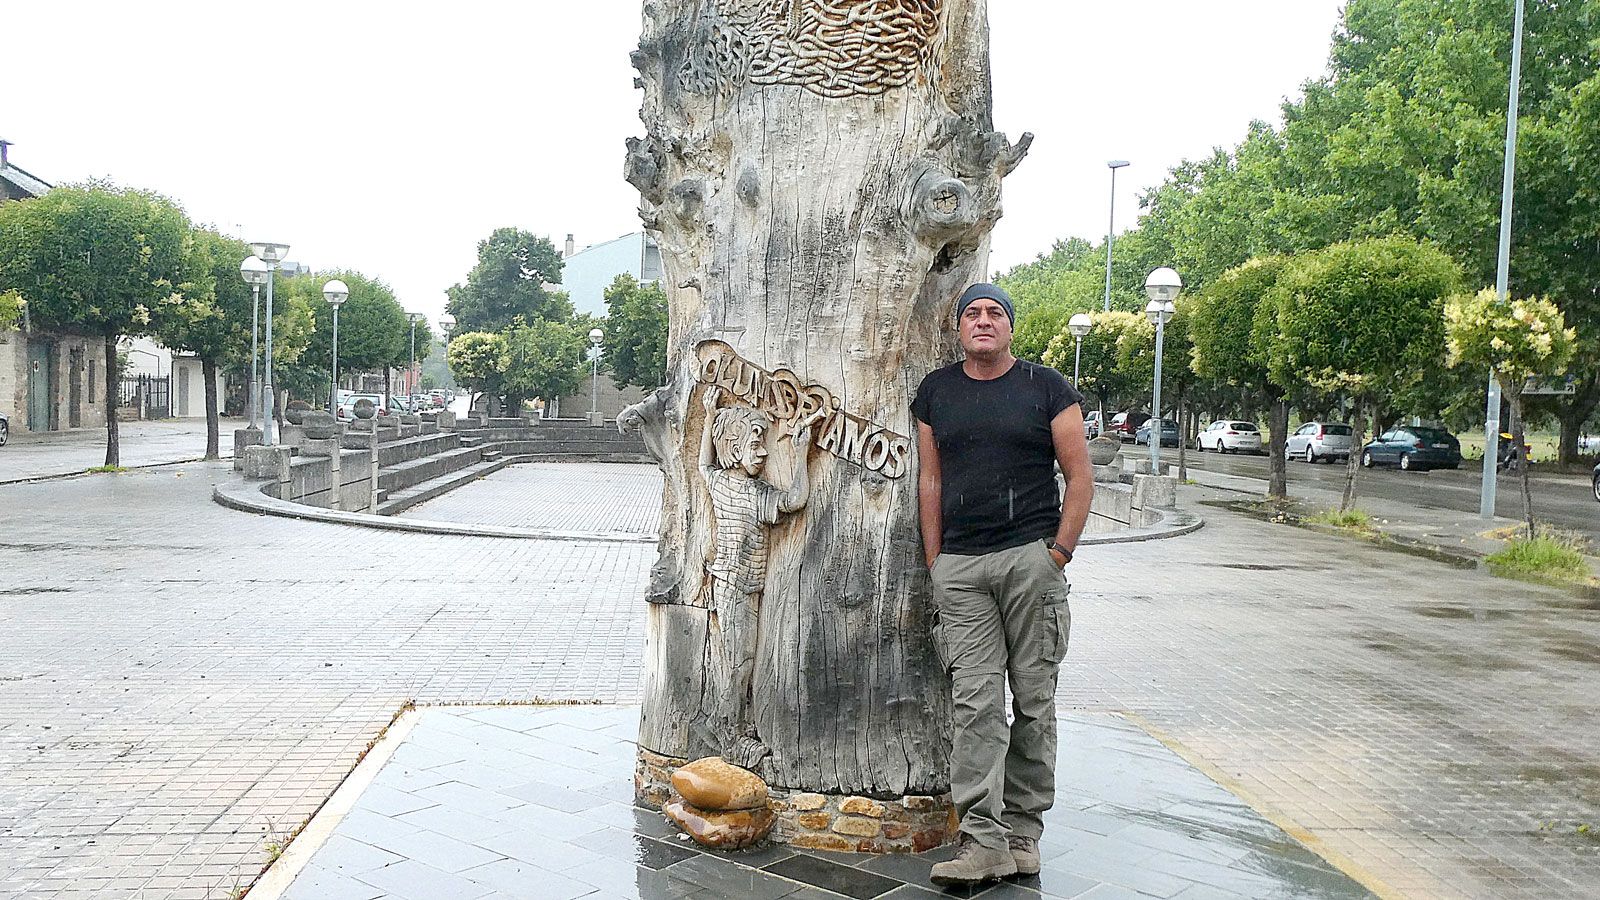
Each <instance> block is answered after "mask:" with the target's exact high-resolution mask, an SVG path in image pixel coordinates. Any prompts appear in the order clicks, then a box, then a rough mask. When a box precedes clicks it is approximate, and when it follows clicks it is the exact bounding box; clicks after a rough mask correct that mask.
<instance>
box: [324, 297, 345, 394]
mask: <svg viewBox="0 0 1600 900" xmlns="http://www.w3.org/2000/svg"><path fill="white" fill-rule="evenodd" d="M322 299H324V300H326V301H328V305H329V306H331V307H333V390H332V393H330V394H329V395H328V412H330V413H332V414H333V416H334V418H335V419H337V418H338V417H339V307H341V306H343V305H344V302H345V301H346V300H348V299H350V286H349V285H347V284H345V283H344V282H343V281H341V280H339V279H337V278H335V279H333V280H332V281H330V282H328V283H327V284H325V285H323V286H322Z"/></svg>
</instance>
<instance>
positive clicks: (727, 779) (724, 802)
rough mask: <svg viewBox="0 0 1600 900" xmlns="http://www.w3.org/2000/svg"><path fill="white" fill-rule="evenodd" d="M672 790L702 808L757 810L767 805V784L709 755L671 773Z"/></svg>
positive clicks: (749, 773) (745, 770)
mask: <svg viewBox="0 0 1600 900" xmlns="http://www.w3.org/2000/svg"><path fill="white" fill-rule="evenodd" d="M672 787H673V788H674V789H675V790H677V792H678V793H679V794H680V795H682V796H683V799H684V800H687V801H688V802H689V803H691V804H693V805H694V806H698V807H700V808H701V809H711V810H726V809H757V808H765V807H766V805H767V784H766V782H764V781H762V780H761V779H760V778H757V777H756V776H755V775H754V774H753V773H751V772H750V771H749V770H747V769H741V768H739V767H738V766H733V765H729V764H728V763H727V762H725V761H723V759H722V758H721V757H718V756H708V757H706V758H704V759H697V760H695V761H694V762H692V763H689V764H688V765H686V766H683V767H682V768H680V769H678V771H676V772H673V773H672Z"/></svg>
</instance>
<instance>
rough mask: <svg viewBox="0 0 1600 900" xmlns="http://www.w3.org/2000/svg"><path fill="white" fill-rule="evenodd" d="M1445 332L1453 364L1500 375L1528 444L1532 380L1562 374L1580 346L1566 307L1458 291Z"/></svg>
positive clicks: (1528, 519) (1526, 500)
mask: <svg viewBox="0 0 1600 900" xmlns="http://www.w3.org/2000/svg"><path fill="white" fill-rule="evenodd" d="M1444 326H1445V335H1446V336H1447V338H1448V342H1449V349H1450V365H1451V366H1463V365H1464V366H1469V367H1471V368H1472V369H1474V370H1477V371H1480V372H1481V371H1482V370H1483V369H1485V368H1487V369H1489V370H1491V371H1493V372H1494V374H1495V377H1496V378H1498V379H1500V387H1501V390H1503V391H1504V392H1505V396H1506V400H1507V402H1509V403H1510V404H1511V428H1512V438H1513V440H1515V441H1516V442H1517V443H1516V446H1518V447H1522V446H1524V444H1523V416H1522V400H1523V391H1524V389H1525V387H1526V386H1527V382H1528V379H1530V378H1536V377H1540V376H1552V375H1560V374H1562V373H1563V372H1565V371H1566V369H1567V364H1568V363H1569V362H1570V361H1571V360H1572V358H1573V355H1574V354H1575V353H1576V352H1577V350H1578V333H1577V331H1576V330H1575V329H1572V328H1568V327H1567V323H1566V319H1565V317H1564V316H1562V314H1561V310H1560V309H1559V308H1558V307H1557V306H1556V305H1555V304H1554V303H1552V302H1551V301H1549V300H1546V299H1544V298H1542V297H1530V298H1528V299H1525V300H1512V301H1510V302H1509V303H1502V302H1500V299H1499V296H1498V295H1497V294H1496V293H1495V291H1494V290H1493V289H1492V288H1484V289H1483V290H1481V291H1479V292H1477V293H1476V294H1458V295H1456V296H1453V297H1451V298H1450V299H1449V300H1448V301H1446V303H1445V305H1444ZM1518 468H1519V469H1520V471H1521V478H1520V481H1521V484H1522V518H1523V521H1524V522H1525V523H1526V524H1527V526H1528V537H1530V538H1532V537H1533V536H1534V523H1533V492H1532V491H1531V490H1530V488H1529V485H1528V467H1527V466H1526V465H1523V466H1519V467H1518Z"/></svg>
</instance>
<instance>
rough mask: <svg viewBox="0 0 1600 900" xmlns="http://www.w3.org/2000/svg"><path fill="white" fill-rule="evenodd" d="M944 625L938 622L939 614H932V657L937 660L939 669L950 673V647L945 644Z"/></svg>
mask: <svg viewBox="0 0 1600 900" xmlns="http://www.w3.org/2000/svg"><path fill="white" fill-rule="evenodd" d="M946 641H947V638H946V636H945V631H944V623H943V622H941V621H939V614H938V613H937V612H935V613H934V614H933V655H934V656H935V657H937V658H938V660H939V668H940V669H942V670H943V671H944V672H946V673H949V671H950V647H949V645H948V644H947V643H946Z"/></svg>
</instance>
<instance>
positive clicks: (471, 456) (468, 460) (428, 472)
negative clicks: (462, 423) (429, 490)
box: [378, 447, 483, 491]
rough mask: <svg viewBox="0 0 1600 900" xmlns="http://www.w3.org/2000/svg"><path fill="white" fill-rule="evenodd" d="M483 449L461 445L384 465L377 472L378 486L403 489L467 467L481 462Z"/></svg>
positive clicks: (393, 489)
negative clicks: (430, 454)
mask: <svg viewBox="0 0 1600 900" xmlns="http://www.w3.org/2000/svg"><path fill="white" fill-rule="evenodd" d="M482 459H483V451H482V450H480V449H479V448H477V447H461V448H458V449H455V450H448V451H446V452H444V453H435V454H433V455H432V456H424V457H422V458H420V459H412V460H407V461H405V462H403V463H399V464H397V465H393V466H384V467H382V468H381V469H380V470H379V472H378V488H379V489H380V490H382V489H385V488H387V489H389V490H391V491H400V490H405V489H406V488H409V487H412V486H413V485H417V484H421V483H422V482H424V481H429V480H432V479H434V478H437V477H439V476H441V475H447V474H449V473H451V472H455V471H458V470H460V469H464V468H467V467H468V466H471V465H474V464H475V463H478V462H481V461H482Z"/></svg>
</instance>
